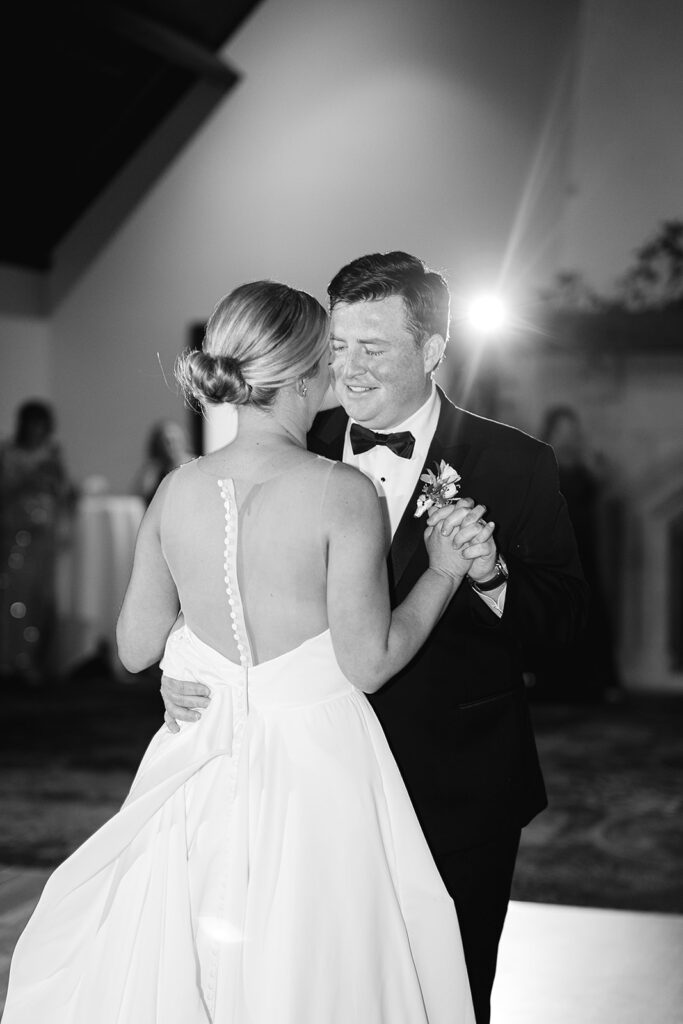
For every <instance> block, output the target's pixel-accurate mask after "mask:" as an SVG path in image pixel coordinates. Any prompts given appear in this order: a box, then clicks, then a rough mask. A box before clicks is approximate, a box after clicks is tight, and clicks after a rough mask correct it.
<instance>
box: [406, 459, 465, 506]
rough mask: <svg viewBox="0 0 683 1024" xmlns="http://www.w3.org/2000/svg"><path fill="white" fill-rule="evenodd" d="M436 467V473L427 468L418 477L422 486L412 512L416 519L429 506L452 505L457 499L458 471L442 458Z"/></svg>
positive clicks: (458, 488)
mask: <svg viewBox="0 0 683 1024" xmlns="http://www.w3.org/2000/svg"><path fill="white" fill-rule="evenodd" d="M436 468H437V472H436V473H432V471H431V469H428V470H427V472H426V473H423V474H422V476H421V477H420V480H422V481H423V483H424V487H423V488H422V494H421V495H420V497H419V498H418V499H417V508H416V509H415V513H414V515H415V518H416V519H418V518H419V517H420V516H421V515H422V514H423V512H428V511H429V509H430V508H445V507H446V505H452V504H453V502H455V501H457V500H458V491H459V490H460V483H459V481H460V474H459V473H458V471H457V470H456V469H453V467H452V466H449V465H448V463H447V462H445V461H444V459H442V460H441V462H440V463H438V464H437V465H436Z"/></svg>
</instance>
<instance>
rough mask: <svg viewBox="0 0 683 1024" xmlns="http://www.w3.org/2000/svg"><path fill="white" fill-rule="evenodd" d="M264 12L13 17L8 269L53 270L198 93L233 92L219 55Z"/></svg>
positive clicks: (130, 7)
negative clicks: (69, 237)
mask: <svg viewBox="0 0 683 1024" xmlns="http://www.w3.org/2000/svg"><path fill="white" fill-rule="evenodd" d="M257 3H258V0H194V2H193V0H117V2H116V3H101V2H100V0H90V2H81V3H76V2H68V0H67V2H60V0H53V2H52V3H50V2H45V3H43V4H36V3H32V2H31V0H23V4H22V3H21V0H10V2H8V4H7V5H5V9H4V11H3V13H2V15H0V26H1V28H2V36H3V42H4V47H3V50H4V53H3V61H2V62H1V63H2V67H1V69H0V74H1V75H2V81H1V87H0V97H1V98H0V103H1V116H0V130H1V131H2V150H3V152H4V154H5V156H4V158H3V159H2V166H1V170H0V263H4V264H10V265H13V266H17V267H25V268H30V269H33V270H47V269H49V268H50V266H51V262H52V257H53V253H54V250H55V247H56V246H57V244H58V243H59V242H60V240H61V239H63V238H64V236H65V235H66V233H67V232H68V231H69V230H70V228H72V227H73V225H74V224H75V222H76V221H77V220H78V219H79V217H80V216H81V215H82V214H83V213H84V211H85V210H86V209H87V207H88V206H89V205H90V203H92V201H93V200H94V199H95V198H96V197H97V196H98V195H100V193H101V192H102V191H103V190H104V189H105V187H106V186H107V185H108V184H109V183H110V182H112V180H113V179H114V178H115V177H116V175H117V174H118V173H119V172H120V171H121V170H122V169H123V168H124V167H125V166H126V164H127V163H128V162H129V161H130V159H131V157H132V156H133V155H134V154H135V153H136V152H138V150H139V149H140V147H141V146H142V145H143V144H144V142H145V140H147V139H149V137H150V135H151V134H152V133H153V132H154V131H155V130H156V129H157V128H158V127H159V126H160V124H161V123H162V121H164V120H165V119H166V118H167V115H169V114H170V113H171V112H172V111H173V110H174V109H175V108H176V107H177V106H178V104H179V103H180V102H181V101H182V100H183V98H184V97H185V96H186V95H187V94H188V93H189V92H190V90H192V89H193V87H195V86H196V85H197V83H199V82H207V81H208V82H210V83H211V84H212V86H213V87H215V88H216V89H217V90H220V91H222V92H223V93H224V92H226V91H227V90H229V89H230V88H231V87H232V86H234V85H235V84H236V82H237V81H238V80H239V75H238V74H237V72H236V71H235V70H234V69H232V68H230V66H229V65H228V64H227V63H226V62H225V61H224V60H223V59H222V58H221V57H220V56H219V55H218V51H219V50H220V48H221V47H222V46H223V44H224V43H225V42H226V40H227V39H229V37H230V36H231V34H232V33H233V32H234V31H235V30H236V29H237V28H238V27H239V25H240V24H241V23H242V22H243V21H244V20H245V18H246V17H247V16H248V15H249V13H250V12H251V10H252V9H253V8H254V7H256V6H257ZM12 8H13V9H12Z"/></svg>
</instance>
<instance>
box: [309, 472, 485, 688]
mask: <svg viewBox="0 0 683 1024" xmlns="http://www.w3.org/2000/svg"><path fill="white" fill-rule="evenodd" d="M473 511H477V512H478V510H473ZM323 521H324V522H326V523H327V524H328V571H327V614H328V620H329V625H330V633H331V636H332V643H333V646H334V650H335V654H336V656H337V661H338V662H339V666H340V668H341V670H342V672H343V673H344V675H345V676H346V677H347V678H348V679H349V680H350V681H351V682H352V683H353V684H354V685H355V686H358V687H359V688H360V689H362V690H365V692H366V693H373V692H374V691H375V690H377V689H379V687H380V686H382V684H383V683H385V682H386V681H387V680H388V679H390V678H391V677H392V676H394V675H396V673H397V672H398V671H399V670H400V669H401V668H403V666H404V665H406V664H407V663H408V662H409V661H410V659H411V658H412V657H413V656H414V655H415V654H416V653H417V651H418V650H419V649H420V647H421V646H422V644H423V643H424V642H425V640H426V639H427V637H428V636H429V634H430V633H431V631H432V629H433V628H434V626H435V625H436V623H437V622H438V620H439V618H440V617H441V615H442V614H443V612H444V610H445V609H446V606H447V605H448V602H449V601H450V600H451V598H452V597H453V596H454V594H455V592H456V590H457V589H458V587H459V586H460V583H461V582H462V580H463V578H464V576H465V574H466V573H467V569H468V567H469V564H470V563H469V560H467V559H465V558H464V557H463V555H462V554H461V553H460V552H459V551H458V550H457V549H455V548H454V546H453V543H452V542H453V536H454V535H452V536H449V537H444V536H443V535H442V534H441V532H440V530H439V529H438V528H437V529H435V530H434V531H430V532H431V536H430V537H429V540H428V541H427V550H428V553H429V562H430V567H429V569H427V570H426V571H425V572H424V573H423V574H422V576H421V577H420V579H419V580H418V581H417V583H416V584H415V586H414V587H413V589H412V590H411V592H410V594H409V595H408V596H407V597H406V599H405V600H404V601H403V602H402V604H400V605H399V606H398V607H397V608H395V609H394V611H393V614H392V611H391V608H390V605H389V587H388V582H387V568H386V542H385V535H384V524H383V522H382V516H381V512H380V507H379V503H378V500H377V495H376V493H375V488H374V487H373V485H372V483H371V482H370V481H369V480H368V479H367V477H364V476H363V475H362V474H361V473H359V472H358V471H357V470H354V469H351V468H350V467H348V466H344V465H343V464H339V465H338V466H335V469H334V472H333V473H332V474H331V475H330V480H329V484H328V488H327V494H326V497H325V503H324V520H323Z"/></svg>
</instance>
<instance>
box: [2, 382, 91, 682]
mask: <svg viewBox="0 0 683 1024" xmlns="http://www.w3.org/2000/svg"><path fill="white" fill-rule="evenodd" d="M54 430H55V419H54V414H53V412H52V409H51V407H50V406H49V405H48V404H47V403H45V402H40V401H30V402H25V403H24V405H22V406H21V408H20V409H19V412H18V415H17V424H16V430H15V434H14V438H13V439H12V440H10V441H7V442H5V443H4V444H2V445H0V675H2V676H3V677H20V678H22V679H24V680H26V681H28V682H40V681H41V680H42V679H43V678H44V677H45V675H46V674H47V673H48V672H49V655H50V646H51V642H52V640H53V636H54V623H55V561H56V554H57V538H58V526H59V522H60V519H61V518H62V517H63V516H64V514H65V513H66V512H68V510H69V508H70V505H71V503H72V500H73V497H74V489H73V487H72V486H71V484H70V483H69V480H68V477H67V474H66V471H65V469H64V464H63V460H62V453H61V449H60V446H59V444H58V442H57V441H56V439H55V436H54Z"/></svg>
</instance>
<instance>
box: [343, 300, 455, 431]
mask: <svg viewBox="0 0 683 1024" xmlns="http://www.w3.org/2000/svg"><path fill="white" fill-rule="evenodd" d="M440 340H441V342H442V344H443V341H442V339H440ZM430 342H431V339H428V340H427V341H426V342H425V343H424V344H420V343H419V342H418V341H417V340H416V339H415V337H414V335H413V334H412V332H411V331H410V330H409V328H408V326H407V323H406V311H405V304H404V300H403V298H402V296H400V295H391V296H389V297H388V298H385V299H370V300H363V301H360V302H340V303H338V304H337V305H336V306H335V307H334V308H333V310H332V327H331V332H330V344H331V347H332V364H331V372H332V379H333V382H334V387H335V391H336V393H337V397H338V398H339V401H340V402H341V403H342V405H343V406H344V408H345V409H346V411H347V413H348V414H349V416H350V417H351V418H352V419H354V420H356V421H357V422H358V423H362V424H363V425H364V426H367V427H371V428H372V429H374V430H386V429H388V428H389V427H393V426H395V425H396V424H398V423H400V422H401V421H402V420H405V419H407V418H408V417H409V416H411V415H412V413H414V412H415V411H416V410H417V409H419V408H420V406H421V405H422V404H423V403H424V402H425V401H426V400H427V398H428V397H429V394H430V391H431V379H430V373H431V370H432V369H433V367H434V365H436V362H438V357H437V358H436V359H434V357H433V352H432V349H433V348H434V346H433V345H430ZM439 355H440V352H439Z"/></svg>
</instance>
